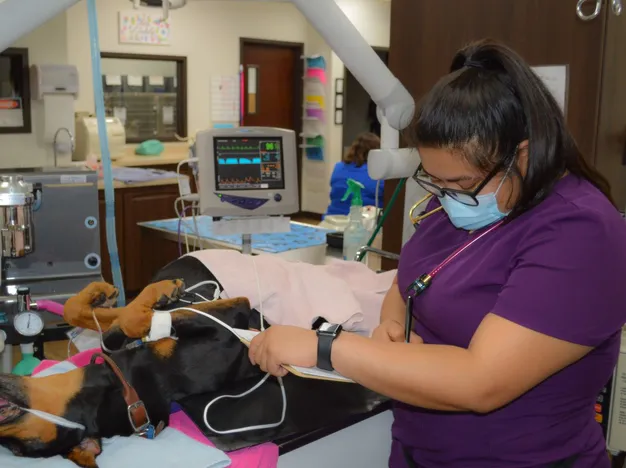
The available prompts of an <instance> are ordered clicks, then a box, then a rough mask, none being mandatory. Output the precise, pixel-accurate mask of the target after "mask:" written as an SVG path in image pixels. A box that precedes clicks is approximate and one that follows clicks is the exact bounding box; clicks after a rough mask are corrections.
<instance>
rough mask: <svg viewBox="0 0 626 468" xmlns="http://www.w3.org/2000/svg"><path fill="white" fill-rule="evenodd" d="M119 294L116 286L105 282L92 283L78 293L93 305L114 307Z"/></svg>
mask: <svg viewBox="0 0 626 468" xmlns="http://www.w3.org/2000/svg"><path fill="white" fill-rule="evenodd" d="M118 295H119V291H118V290H117V288H116V287H115V286H113V285H110V284H109V283H104V282H96V283H91V284H90V285H89V286H87V287H86V288H85V289H83V290H82V291H81V292H80V293H79V294H78V296H80V297H81V298H82V299H83V300H84V301H85V302H86V303H87V305H90V306H91V307H112V306H113V305H114V304H115V301H117V297H118Z"/></svg>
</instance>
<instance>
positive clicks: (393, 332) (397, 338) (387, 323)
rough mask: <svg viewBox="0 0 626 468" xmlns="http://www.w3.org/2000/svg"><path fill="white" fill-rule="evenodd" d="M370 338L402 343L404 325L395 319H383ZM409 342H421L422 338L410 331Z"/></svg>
mask: <svg viewBox="0 0 626 468" xmlns="http://www.w3.org/2000/svg"><path fill="white" fill-rule="evenodd" d="M372 339H373V340H376V341H382V342H386V343H389V342H393V343H403V342H404V340H405V336H404V325H402V324H400V322H398V321H396V320H391V319H390V320H384V321H383V322H381V324H380V325H378V326H377V327H376V328H375V329H374V332H373V333H372ZM411 343H413V344H422V343H424V340H422V338H420V336H419V335H417V334H415V333H413V332H411Z"/></svg>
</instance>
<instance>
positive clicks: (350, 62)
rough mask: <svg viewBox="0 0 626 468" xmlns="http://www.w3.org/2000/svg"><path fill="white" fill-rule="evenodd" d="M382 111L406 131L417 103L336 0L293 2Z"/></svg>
mask: <svg viewBox="0 0 626 468" xmlns="http://www.w3.org/2000/svg"><path fill="white" fill-rule="evenodd" d="M291 1H292V3H293V4H294V5H295V6H296V7H297V8H298V9H299V10H300V11H301V12H302V14H303V15H304V16H305V17H306V19H307V20H309V22H310V23H311V24H312V25H313V27H314V28H315V29H316V30H317V31H318V32H319V34H320V35H321V36H322V37H323V38H324V40H325V41H326V42H327V43H328V45H329V46H330V47H331V49H332V50H333V51H334V52H335V53H336V54H337V56H338V57H339V58H340V59H341V61H342V62H343V63H344V64H345V65H346V67H347V68H348V70H350V72H351V73H352V74H353V75H354V77H355V78H356V79H357V81H358V82H359V83H361V86H363V89H365V91H367V93H368V94H369V95H370V96H371V97H372V100H373V101H374V102H375V103H376V104H377V105H378V107H379V108H380V109H381V110H382V112H383V115H384V116H385V117H386V119H387V121H388V122H389V125H391V127H392V128H395V129H396V130H402V129H404V128H406V127H407V126H408V125H409V123H410V122H411V119H412V118H413V113H414V112H415V102H414V100H413V98H412V97H411V95H410V94H409V92H408V91H407V90H406V88H405V87H404V86H403V85H402V83H400V81H399V80H398V79H397V78H396V77H395V76H394V75H393V73H391V71H390V70H389V69H388V68H387V66H386V65H385V64H384V63H383V61H382V60H381V59H380V57H379V56H378V54H376V52H375V51H374V49H372V46H370V45H369V44H368V43H367V41H366V40H365V39H364V38H363V36H361V34H360V33H359V31H358V30H357V29H356V28H355V27H354V25H353V24H352V23H351V22H350V20H349V19H348V17H347V16H346V15H345V14H344V12H343V11H342V10H341V8H339V6H338V5H337V3H336V2H335V0H313V1H312V0H291Z"/></svg>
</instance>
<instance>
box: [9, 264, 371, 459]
mask: <svg viewBox="0 0 626 468" xmlns="http://www.w3.org/2000/svg"><path fill="white" fill-rule="evenodd" d="M177 279H182V280H183V281H184V282H185V284H186V285H189V286H191V285H194V284H197V283H200V282H203V281H207V280H212V281H216V282H217V283H218V284H219V282H218V280H217V279H216V278H215V277H214V276H213V275H212V273H211V272H210V271H209V270H208V269H207V268H206V267H205V266H204V265H203V264H202V263H201V262H199V261H198V260H197V259H195V258H193V257H183V258H180V259H178V260H176V261H174V262H173V263H171V264H169V265H167V266H166V267H165V268H163V269H162V270H161V271H160V272H159V273H158V274H157V275H156V277H155V278H154V280H153V283H157V282H159V281H163V280H172V281H173V280H177ZM213 289H214V288H213V286H210V285H207V286H203V287H201V288H198V289H197V290H194V292H197V293H200V294H201V295H202V296H204V297H209V298H212V297H213ZM173 299H174V301H173V302H171V301H170V302H171V303H170V304H169V306H168V307H167V309H174V308H177V307H188V304H187V303H186V302H184V300H192V301H194V300H197V298H196V299H194V295H193V294H184V295H183V297H182V298H180V297H177V298H173ZM207 313H210V314H211V315H213V316H215V317H217V318H219V319H220V320H222V321H224V322H225V323H227V324H228V325H230V326H231V327H235V328H242V329H248V328H252V329H260V325H261V324H260V316H259V314H258V313H256V312H253V311H251V309H250V305H249V302H248V301H247V300H245V299H234V300H227V301H218V302H216V303H212V305H211V306H210V308H209V310H207ZM179 314H180V313H178V312H175V313H173V314H172V316H173V328H174V331H175V336H176V337H177V340H176V341H174V340H171V339H165V340H162V341H160V342H158V343H156V344H148V345H143V346H141V347H137V348H132V349H125V347H126V345H128V344H129V343H132V342H134V341H135V340H134V339H130V338H128V337H127V336H126V335H125V334H124V333H123V332H122V331H121V330H120V328H119V327H115V326H114V327H113V328H111V329H110V330H109V331H108V332H107V333H105V335H104V344H105V346H106V348H108V349H111V350H119V351H115V352H113V353H111V354H110V356H111V358H112V359H113V360H114V361H115V362H116V363H117V365H118V366H119V368H120V369H121V371H122V373H123V374H124V376H125V377H126V379H127V380H128V381H129V383H130V384H131V385H132V386H133V387H134V388H135V389H136V390H137V393H138V395H139V397H140V398H141V399H142V400H143V402H144V403H145V405H146V407H147V411H148V414H149V416H150V419H151V421H152V423H153V424H154V425H157V424H158V423H159V422H160V421H163V422H164V423H165V424H167V423H168V420H169V414H170V409H171V404H172V402H177V401H181V400H183V402H184V401H186V402H187V404H183V406H184V407H185V409H186V410H188V409H191V412H192V413H195V416H196V417H195V418H194V416H193V415H191V416H192V418H194V419H195V420H196V422H198V423H199V421H198V413H201V408H202V406H203V405H204V404H205V403H206V402H208V401H209V400H210V399H211V398H213V397H214V396H216V395H218V394H223V393H224V392H225V391H227V390H228V393H232V390H233V389H237V390H239V389H241V390H245V389H247V388H249V387H250V386H251V385H250V383H256V382H258V381H259V380H260V379H261V378H262V376H263V375H264V374H263V373H262V372H261V371H260V370H259V369H258V368H257V367H254V366H252V365H251V364H250V362H249V360H248V356H247V354H248V353H247V348H246V347H245V345H243V344H242V343H241V342H240V341H239V340H238V339H237V338H236V337H235V336H234V335H233V334H232V333H231V332H230V331H228V330H227V329H225V328H224V327H222V326H219V325H217V324H216V323H215V322H213V321H211V320H210V319H207V318H206V317H203V316H200V315H197V314H193V313H187V314H184V315H179ZM265 325H266V326H267V324H265ZM73 373H74V374H72V373H68V374H62V375H59V376H54V377H47V378H46V377H44V378H37V379H28V378H20V377H15V376H10V375H4V376H0V445H3V446H5V447H8V448H10V449H11V450H12V451H13V452H14V453H15V454H16V455H20V456H27V457H49V456H54V455H62V456H65V457H67V458H69V459H71V460H73V461H74V462H75V463H76V464H77V465H79V466H82V467H86V468H94V467H97V463H96V457H97V455H98V454H99V453H100V451H101V439H102V438H109V437H112V436H116V435H131V434H132V433H133V430H132V428H131V425H130V423H129V420H128V415H127V407H126V403H125V402H124V399H123V397H122V385H121V383H120V381H119V379H118V378H117V377H116V376H115V375H114V373H113V371H112V370H111V369H110V367H109V366H107V365H100V364H94V365H89V366H87V367H86V368H83V369H80V370H78V371H73ZM71 375H73V377H72V378H70V376H71ZM285 383H286V386H287V387H288V388H287V392H288V395H289V401H290V406H289V407H288V408H291V411H292V412H293V411H297V412H299V414H298V416H297V417H296V418H294V417H293V416H291V417H288V420H287V421H286V426H287V429H288V430H287V432H286V433H285V432H284V431H283V434H282V435H286V434H288V433H289V430H293V428H294V424H295V426H296V427H300V428H301V427H303V426H305V427H306V426H308V428H309V429H310V430H312V429H314V428H316V427H317V426H319V424H320V423H321V422H322V420H321V419H320V411H319V408H320V407H324V406H326V408H327V410H329V411H331V413H333V414H334V416H335V419H337V416H338V415H339V416H340V413H341V412H342V411H344V415H345V414H347V415H349V414H355V413H359V412H360V413H363V412H366V411H367V410H368V409H371V407H372V406H373V405H374V403H377V402H380V401H381V400H380V399H379V398H378V397H377V396H376V397H374V399H373V400H372V399H371V397H372V394H371V393H369V392H367V391H366V390H365V389H363V388H362V387H358V386H355V385H348V384H333V383H329V382H321V381H310V380H306V379H300V378H297V377H294V376H288V377H287V378H285ZM72 386H74V387H75V390H76V391H74V392H72V391H71V388H72ZM66 388H67V390H66ZM277 390H278V388H277V385H276V384H275V382H274V385H272V384H269V385H264V386H263V387H261V391H259V392H255V394H256V397H253V398H252V399H247V400H246V401H242V402H241V403H240V404H241V405H242V406H241V407H240V408H239V410H233V406H232V404H233V402H232V401H231V402H230V403H229V404H227V403H226V402H225V404H224V405H223V406H222V408H221V409H218V410H217V412H216V413H215V414H214V415H216V416H218V417H217V420H218V421H221V422H222V424H223V423H224V421H226V422H232V423H234V424H235V425H234V426H231V427H240V426H242V425H249V424H250V421H249V418H250V414H251V413H252V412H254V411H256V412H257V413H256V419H257V420H256V422H254V423H255V424H262V423H271V422H275V421H277V420H278V418H279V416H280V408H281V405H282V402H281V401H280V399H279V395H280V393H279V392H278V391H277ZM47 393H54V394H55V395H54V396H53V397H52V396H51V397H50V398H55V401H54V402H52V401H51V400H50V399H48V397H46V396H45V395H46V394H47ZM235 393H236V392H235ZM42 395H44V396H43V397H42ZM255 398H256V399H255ZM294 398H295V399H294ZM333 398H334V400H333ZM58 400H63V401H62V402H61V403H63V404H61V405H60V406H59V405H58V404H57V406H54V405H53V403H58ZM274 400H275V402H274ZM3 401H4V403H7V402H13V403H16V404H18V405H20V406H23V407H31V408H33V407H34V408H35V409H40V410H44V411H50V409H49V407H48V406H49V405H53V406H54V407H59V408H61V409H60V410H59V414H58V415H59V416H63V417H64V418H66V419H69V420H70V421H74V422H78V423H81V424H83V425H84V426H86V429H85V430H84V431H82V430H76V429H66V428H62V427H58V426H56V427H55V426H54V425H52V424H50V423H46V422H43V421H41V420H38V418H34V417H33V416H31V415H27V414H25V413H24V412H22V411H19V410H16V409H15V407H12V406H7V405H6V404H5V405H3ZM268 401H272V403H271V404H267V403H266V402H268ZM47 405H48V406H47ZM38 406H40V407H38ZM41 406H44V407H41ZM268 407H271V408H270V409H271V411H270V410H269V409H267V408H268ZM194 408H196V409H195V410H194ZM294 408H295V409H294ZM229 411H233V413H236V415H235V418H234V419H233V418H232V417H231V415H233V413H229ZM269 413H271V414H269ZM321 414H322V415H323V414H325V413H323V412H322V413H321ZM328 416H329V415H327V416H326V417H328ZM252 419H255V417H254V415H253V416H252ZM211 420H213V419H211ZM245 420H248V422H247V423H245ZM239 423H241V424H239ZM289 423H291V426H290V425H289ZM199 426H203V425H202V424H199ZM218 427H219V425H218ZM247 434H248V435H249V436H250V437H252V439H250V440H251V441H252V442H251V443H250V444H246V443H245V441H246V440H247V439H246V437H247V435H245V434H244V436H243V441H244V443H243V444H242V443H241V439H240V440H239V441H237V440H236V437H235V439H233V437H232V436H226V437H225V438H223V439H221V440H222V441H223V443H222V444H220V443H219V440H218V443H217V445H218V447H220V445H221V448H223V449H227V448H230V449H235V448H239V447H241V446H246V445H252V444H253V443H259V442H263V441H267V440H274V438H273V436H274V435H276V434H277V433H276V431H273V432H272V431H270V432H269V433H268V432H267V431H266V432H265V433H261V434H260V435H259V433H247ZM278 435H280V434H278ZM218 439H219V437H218ZM214 441H215V440H214ZM233 441H234V442H233Z"/></svg>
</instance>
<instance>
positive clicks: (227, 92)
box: [211, 75, 240, 122]
mask: <svg viewBox="0 0 626 468" xmlns="http://www.w3.org/2000/svg"><path fill="white" fill-rule="evenodd" d="M239 94H240V89H239V76H237V75H232V76H229V75H227V76H213V77H211V120H212V121H213V122H239V101H240V96H239Z"/></svg>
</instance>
